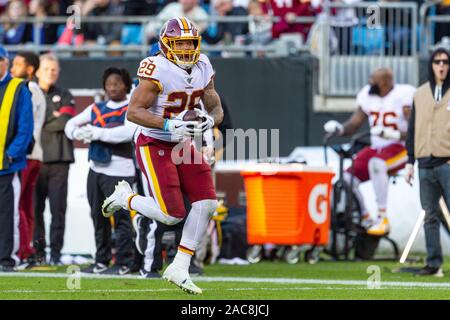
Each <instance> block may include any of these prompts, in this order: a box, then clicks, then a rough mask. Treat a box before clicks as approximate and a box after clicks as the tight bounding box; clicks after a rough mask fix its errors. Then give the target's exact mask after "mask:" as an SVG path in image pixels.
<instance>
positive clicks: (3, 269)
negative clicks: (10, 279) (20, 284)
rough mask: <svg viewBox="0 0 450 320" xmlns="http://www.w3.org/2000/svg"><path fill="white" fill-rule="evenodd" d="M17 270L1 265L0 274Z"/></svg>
mask: <svg viewBox="0 0 450 320" xmlns="http://www.w3.org/2000/svg"><path fill="white" fill-rule="evenodd" d="M16 271H17V270H16V268H15V267H12V266H2V265H0V272H16Z"/></svg>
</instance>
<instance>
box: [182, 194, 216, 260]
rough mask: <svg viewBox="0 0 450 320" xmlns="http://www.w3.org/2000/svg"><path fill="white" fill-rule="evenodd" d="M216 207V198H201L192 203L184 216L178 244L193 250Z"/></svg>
mask: <svg viewBox="0 0 450 320" xmlns="http://www.w3.org/2000/svg"><path fill="white" fill-rule="evenodd" d="M216 208H217V200H201V201H197V202H194V203H192V208H191V211H190V212H189V215H188V216H187V218H186V222H185V224H184V227H183V235H182V236H181V241H180V246H183V247H186V248H188V249H190V250H192V251H195V250H196V249H197V247H198V244H199V243H200V241H201V239H202V238H203V236H204V234H205V232H206V229H207V227H208V222H209V219H210V218H211V216H212V215H213V213H214V211H215V210H216Z"/></svg>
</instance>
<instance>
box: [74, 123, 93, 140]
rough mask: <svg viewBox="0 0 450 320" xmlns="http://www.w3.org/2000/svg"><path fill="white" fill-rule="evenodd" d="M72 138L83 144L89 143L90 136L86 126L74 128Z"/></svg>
mask: <svg viewBox="0 0 450 320" xmlns="http://www.w3.org/2000/svg"><path fill="white" fill-rule="evenodd" d="M73 137H74V139H76V140H79V141H83V142H84V143H90V142H91V134H90V133H89V132H88V130H87V128H86V126H83V127H79V128H76V129H75V130H74V131H73Z"/></svg>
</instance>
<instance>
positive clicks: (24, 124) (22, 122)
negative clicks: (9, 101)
mask: <svg viewBox="0 0 450 320" xmlns="http://www.w3.org/2000/svg"><path fill="white" fill-rule="evenodd" d="M20 90H21V91H20V95H19V101H17V108H16V111H15V118H16V119H17V122H16V123H17V131H16V134H15V136H14V138H13V140H12V141H11V143H10V144H9V146H8V148H7V149H6V154H7V155H8V156H9V157H11V158H13V159H16V158H20V157H23V156H25V155H26V153H27V151H28V146H29V144H30V142H31V139H32V137H33V129H34V124H33V106H32V102H31V92H30V90H29V89H28V87H27V86H22V88H21V89H20Z"/></svg>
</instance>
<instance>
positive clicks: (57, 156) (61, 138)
mask: <svg viewBox="0 0 450 320" xmlns="http://www.w3.org/2000/svg"><path fill="white" fill-rule="evenodd" d="M40 60H41V61H40V67H39V70H38V73H37V76H38V78H39V86H40V87H41V89H42V91H43V92H44V94H45V96H46V100H47V111H46V116H45V122H44V127H43V129H42V136H41V138H42V149H43V164H42V168H41V172H40V175H39V178H38V181H37V184H36V207H35V219H36V226H35V230H34V247H35V249H36V256H37V257H36V258H37V261H38V262H41V263H43V262H45V247H46V242H45V224H44V210H45V200H46V199H47V197H48V198H49V202H50V211H51V214H52V222H51V229H50V249H51V253H50V264H52V265H59V264H61V263H60V259H61V249H62V247H63V243H64V231H65V216H66V207H67V181H68V175H69V165H70V163H72V162H74V155H73V145H72V141H71V140H69V139H68V138H67V137H66V135H65V134H64V127H65V125H66V123H67V121H68V120H69V119H70V118H71V117H72V116H74V115H75V106H74V100H73V97H72V95H71V93H70V92H69V91H68V90H66V89H61V88H58V87H56V86H55V84H56V81H57V80H58V77H59V71H60V69H59V62H58V59H57V58H56V57H55V56H53V55H51V54H45V55H42V56H41V58H40Z"/></svg>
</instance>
